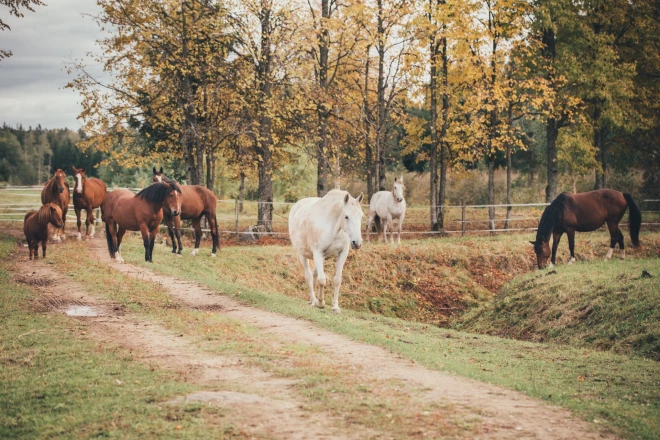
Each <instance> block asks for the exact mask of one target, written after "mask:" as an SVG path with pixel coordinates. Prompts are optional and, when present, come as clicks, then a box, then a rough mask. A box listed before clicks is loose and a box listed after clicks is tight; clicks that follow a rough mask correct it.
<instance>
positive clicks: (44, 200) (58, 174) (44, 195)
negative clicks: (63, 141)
mask: <svg viewBox="0 0 660 440" xmlns="http://www.w3.org/2000/svg"><path fill="white" fill-rule="evenodd" d="M70 200H71V197H70V194H69V184H68V183H67V182H66V174H64V171H62V170H61V169H59V168H58V169H57V170H56V171H55V174H53V177H51V178H50V180H48V182H46V185H45V186H44V189H42V190H41V204H42V205H47V204H49V203H54V204H56V205H57V206H59V207H60V209H61V210H62V227H61V228H60V229H57V230H56V231H55V234H53V240H55V241H61V240H64V239H66V235H64V227H65V226H66V213H67V211H68V210H69V202H70Z"/></svg>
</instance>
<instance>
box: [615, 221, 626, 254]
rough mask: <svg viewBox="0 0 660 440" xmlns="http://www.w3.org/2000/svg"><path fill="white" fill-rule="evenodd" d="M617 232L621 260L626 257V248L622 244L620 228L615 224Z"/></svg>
mask: <svg viewBox="0 0 660 440" xmlns="http://www.w3.org/2000/svg"><path fill="white" fill-rule="evenodd" d="M616 230H617V232H618V233H619V240H618V242H619V258H620V259H621V260H623V259H625V258H626V249H625V248H624V246H623V233H622V232H621V229H619V226H618V225H617V227H616Z"/></svg>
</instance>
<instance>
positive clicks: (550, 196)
mask: <svg viewBox="0 0 660 440" xmlns="http://www.w3.org/2000/svg"><path fill="white" fill-rule="evenodd" d="M558 134H559V130H558V129H557V121H556V120H555V119H554V118H548V120H547V121H546V125H545V136H546V147H547V155H546V171H547V175H548V184H547V186H546V187H545V202H546V203H550V202H552V201H553V200H554V199H555V197H556V196H557V179H558V176H559V169H558V168H557V135H558Z"/></svg>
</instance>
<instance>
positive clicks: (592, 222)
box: [564, 189, 628, 232]
mask: <svg viewBox="0 0 660 440" xmlns="http://www.w3.org/2000/svg"><path fill="white" fill-rule="evenodd" d="M565 195H566V196H567V199H568V200H569V203H567V206H565V210H564V219H565V220H564V222H565V223H566V224H567V226H568V227H570V228H571V229H575V230H577V231H584V232H587V231H593V230H595V229H598V228H600V227H601V226H602V225H603V224H604V223H606V222H617V223H618V222H619V221H620V220H621V218H622V217H623V214H624V213H625V211H626V208H627V206H628V205H627V203H626V199H625V198H624V196H623V194H622V193H620V192H619V191H614V190H611V189H600V190H595V191H589V192H585V193H578V194H570V193H565Z"/></svg>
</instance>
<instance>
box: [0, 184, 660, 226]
mask: <svg viewBox="0 0 660 440" xmlns="http://www.w3.org/2000/svg"><path fill="white" fill-rule="evenodd" d="M41 189H42V188H41V187H6V188H0V222H21V223H22V221H23V217H24V215H25V213H26V212H28V211H30V210H32V209H38V208H39V207H40V206H41V198H40V196H41ZM113 189H119V188H113ZM127 189H130V190H132V191H138V190H139V189H140V188H127ZM260 204H261V205H263V204H269V205H272V225H271V231H269V232H263V231H259V230H255V228H254V226H256V225H257V224H258V223H259V219H258V211H259V205H260ZM293 204H294V203H291V202H258V201H250V200H243V201H239V200H235V199H230V200H218V203H217V210H216V216H217V220H218V229H219V232H220V233H221V234H222V235H223V236H225V238H227V237H231V236H235V237H237V238H240V237H241V236H242V235H243V234H250V235H253V236H259V235H268V236H272V237H280V238H281V237H288V235H289V234H288V214H289V211H290V210H291V207H292V205H293ZM547 205H548V204H547V203H514V204H495V205H467V204H465V203H461V204H460V205H446V206H443V207H442V208H441V211H442V213H443V216H444V228H443V229H442V230H431V225H430V221H429V219H430V212H431V206H416V205H413V206H408V207H407V209H406V216H405V219H404V222H403V228H402V232H401V235H402V237H403V238H405V237H408V238H422V237H429V236H434V235H451V236H459V235H460V236H465V235H494V234H502V233H512V232H533V231H536V229H537V225H538V222H539V219H540V218H541V215H542V213H543V210H544V209H545V207H546V206H547ZM640 205H641V207H642V218H643V219H644V222H643V223H642V226H643V229H657V228H658V227H660V200H656V199H646V200H642V201H641V202H640ZM363 207H364V210H365V213H367V212H368V205H363ZM489 208H493V209H494V210H495V214H496V216H495V219H494V220H491V219H490V218H489V212H488V211H489ZM95 217H96V223H100V222H101V215H100V212H99V211H97V213H96V214H95ZM85 219H86V214H85V211H83V214H82V218H81V220H82V221H83V222H84V221H85ZM75 220H76V217H75V214H74V211H73V205H69V212H68V213H67V223H68V222H69V221H72V222H74V223H73V224H74V227H75ZM366 221H367V218H366V216H365V218H364V220H363V222H364V226H366ZM622 224H625V223H622ZM163 227H165V226H164V225H163ZM182 229H183V230H184V231H192V228H191V227H189V226H188V225H185V222H184V227H183V228H182ZM395 229H396V228H395ZM202 230H203V231H204V232H209V230H208V228H204V227H203V228H202ZM370 235H372V236H373V235H374V234H370Z"/></svg>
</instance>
